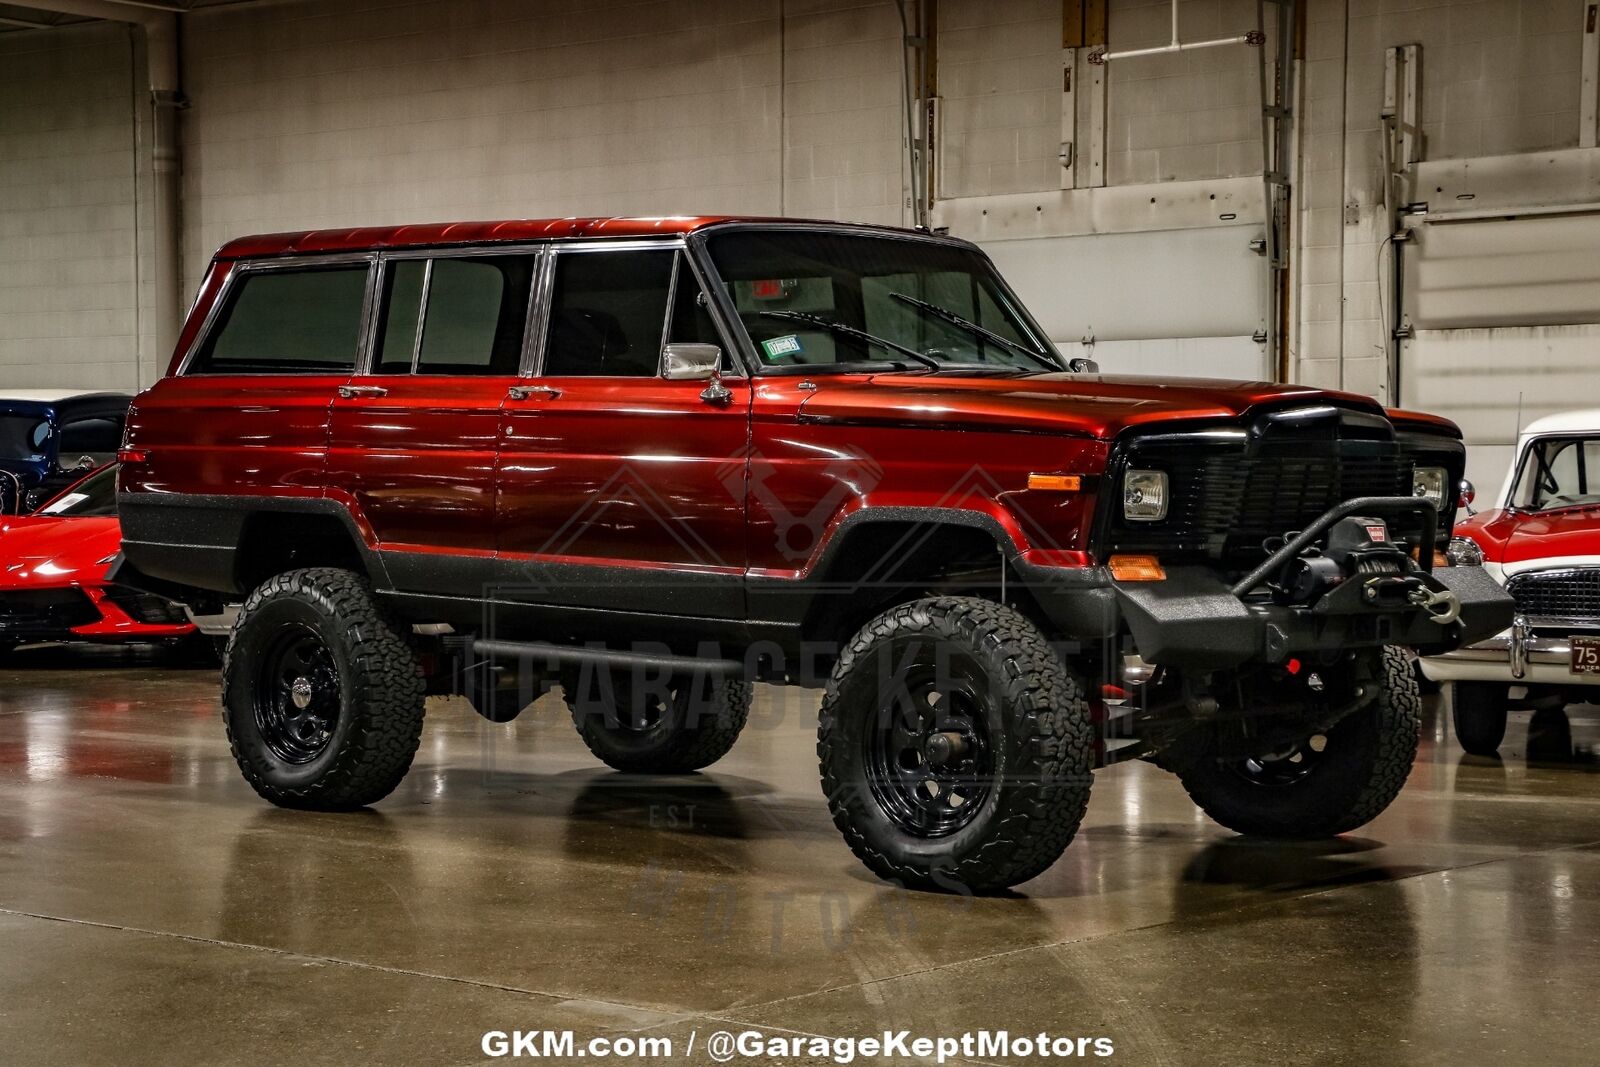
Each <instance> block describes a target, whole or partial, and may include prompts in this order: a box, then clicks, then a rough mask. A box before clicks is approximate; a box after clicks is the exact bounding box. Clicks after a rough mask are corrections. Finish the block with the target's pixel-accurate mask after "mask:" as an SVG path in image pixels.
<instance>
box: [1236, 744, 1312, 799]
mask: <svg viewBox="0 0 1600 1067" xmlns="http://www.w3.org/2000/svg"><path fill="white" fill-rule="evenodd" d="M1327 751H1328V735H1327V734H1315V735H1313V736H1311V737H1308V738H1305V739H1304V740H1302V741H1296V742H1294V743H1293V744H1289V745H1283V746H1281V747H1279V748H1276V749H1274V750H1272V751H1270V752H1263V753H1261V754H1260V755H1258V756H1247V757H1246V758H1244V759H1242V760H1232V761H1229V762H1228V763H1226V764H1225V766H1226V767H1227V768H1228V769H1229V770H1230V771H1232V772H1233V773H1234V774H1236V775H1238V776H1239V777H1240V778H1241V779H1243V780H1244V781H1246V782H1249V783H1250V784H1251V785H1257V786H1261V787H1263V788H1267V789H1281V788H1287V787H1290V786H1293V785H1295V784H1297V783H1299V782H1302V781H1304V780H1305V779H1306V778H1307V777H1309V776H1310V775H1311V774H1313V773H1314V772H1315V770H1316V768H1317V766H1318V764H1320V763H1321V762H1322V758H1323V756H1324V755H1325V754H1326V753H1327Z"/></svg>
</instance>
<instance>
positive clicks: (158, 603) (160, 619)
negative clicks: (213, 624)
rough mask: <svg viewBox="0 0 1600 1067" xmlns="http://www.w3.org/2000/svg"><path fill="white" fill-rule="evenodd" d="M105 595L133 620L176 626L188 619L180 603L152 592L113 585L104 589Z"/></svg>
mask: <svg viewBox="0 0 1600 1067" xmlns="http://www.w3.org/2000/svg"><path fill="white" fill-rule="evenodd" d="M106 597H107V598H108V599H110V600H111V601H112V602H113V603H114V604H116V605H117V607H119V608H121V609H122V610H123V611H124V612H126V613H127V615H128V617H129V618H131V619H133V620H134V621H135V622H143V623H151V624H154V625H159V626H177V625H179V624H181V623H185V622H188V621H189V616H188V614H187V613H186V612H185V611H184V610H183V607H182V605H180V604H175V603H173V602H172V601H170V600H168V599H167V598H166V597H162V596H156V595H155V594H154V593H145V592H141V591H139V590H137V589H129V588H128V587H127V586H123V585H113V586H110V587H108V588H107V589H106Z"/></svg>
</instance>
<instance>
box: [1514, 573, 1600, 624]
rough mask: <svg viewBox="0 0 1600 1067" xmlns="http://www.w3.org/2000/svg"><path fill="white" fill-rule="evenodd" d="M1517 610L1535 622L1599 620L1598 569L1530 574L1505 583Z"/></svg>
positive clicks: (1599, 588)
mask: <svg viewBox="0 0 1600 1067" xmlns="http://www.w3.org/2000/svg"><path fill="white" fill-rule="evenodd" d="M1506 592H1508V593H1510V594H1511V599H1513V600H1515V601H1516V602H1517V610H1518V611H1519V612H1521V613H1522V614H1524V615H1527V616H1529V617H1530V618H1536V619H1589V620H1593V619H1600V568H1595V567H1587V568H1579V569H1575V570H1560V571H1532V572H1529V573H1525V574H1519V575H1516V576H1515V577H1514V578H1512V579H1511V580H1510V581H1508V582H1506Z"/></svg>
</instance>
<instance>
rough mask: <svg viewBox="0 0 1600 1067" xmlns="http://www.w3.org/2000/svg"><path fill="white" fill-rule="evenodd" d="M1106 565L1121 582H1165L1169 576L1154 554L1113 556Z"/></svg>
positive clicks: (1112, 575)
mask: <svg viewBox="0 0 1600 1067" xmlns="http://www.w3.org/2000/svg"><path fill="white" fill-rule="evenodd" d="M1106 566H1107V567H1109V568H1110V569H1111V577H1113V578H1115V579H1116V580H1117V581H1119V582H1163V581H1166V578H1167V572H1166V571H1164V570H1162V569H1161V561H1160V560H1158V559H1156V558H1155V557H1154V556H1112V557H1111V559H1110V560H1109V561H1108V562H1107V563H1106Z"/></svg>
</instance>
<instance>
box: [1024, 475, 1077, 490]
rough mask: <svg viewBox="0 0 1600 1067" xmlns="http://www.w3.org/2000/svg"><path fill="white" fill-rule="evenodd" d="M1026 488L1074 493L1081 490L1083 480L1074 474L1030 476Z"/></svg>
mask: <svg viewBox="0 0 1600 1067" xmlns="http://www.w3.org/2000/svg"><path fill="white" fill-rule="evenodd" d="M1028 488H1029V489H1044V490H1048V491H1052V492H1057V493H1076V492H1077V491H1078V490H1079V489H1081V488H1083V479H1082V478H1081V477H1079V476H1078V475H1076V474H1030V475H1028Z"/></svg>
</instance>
